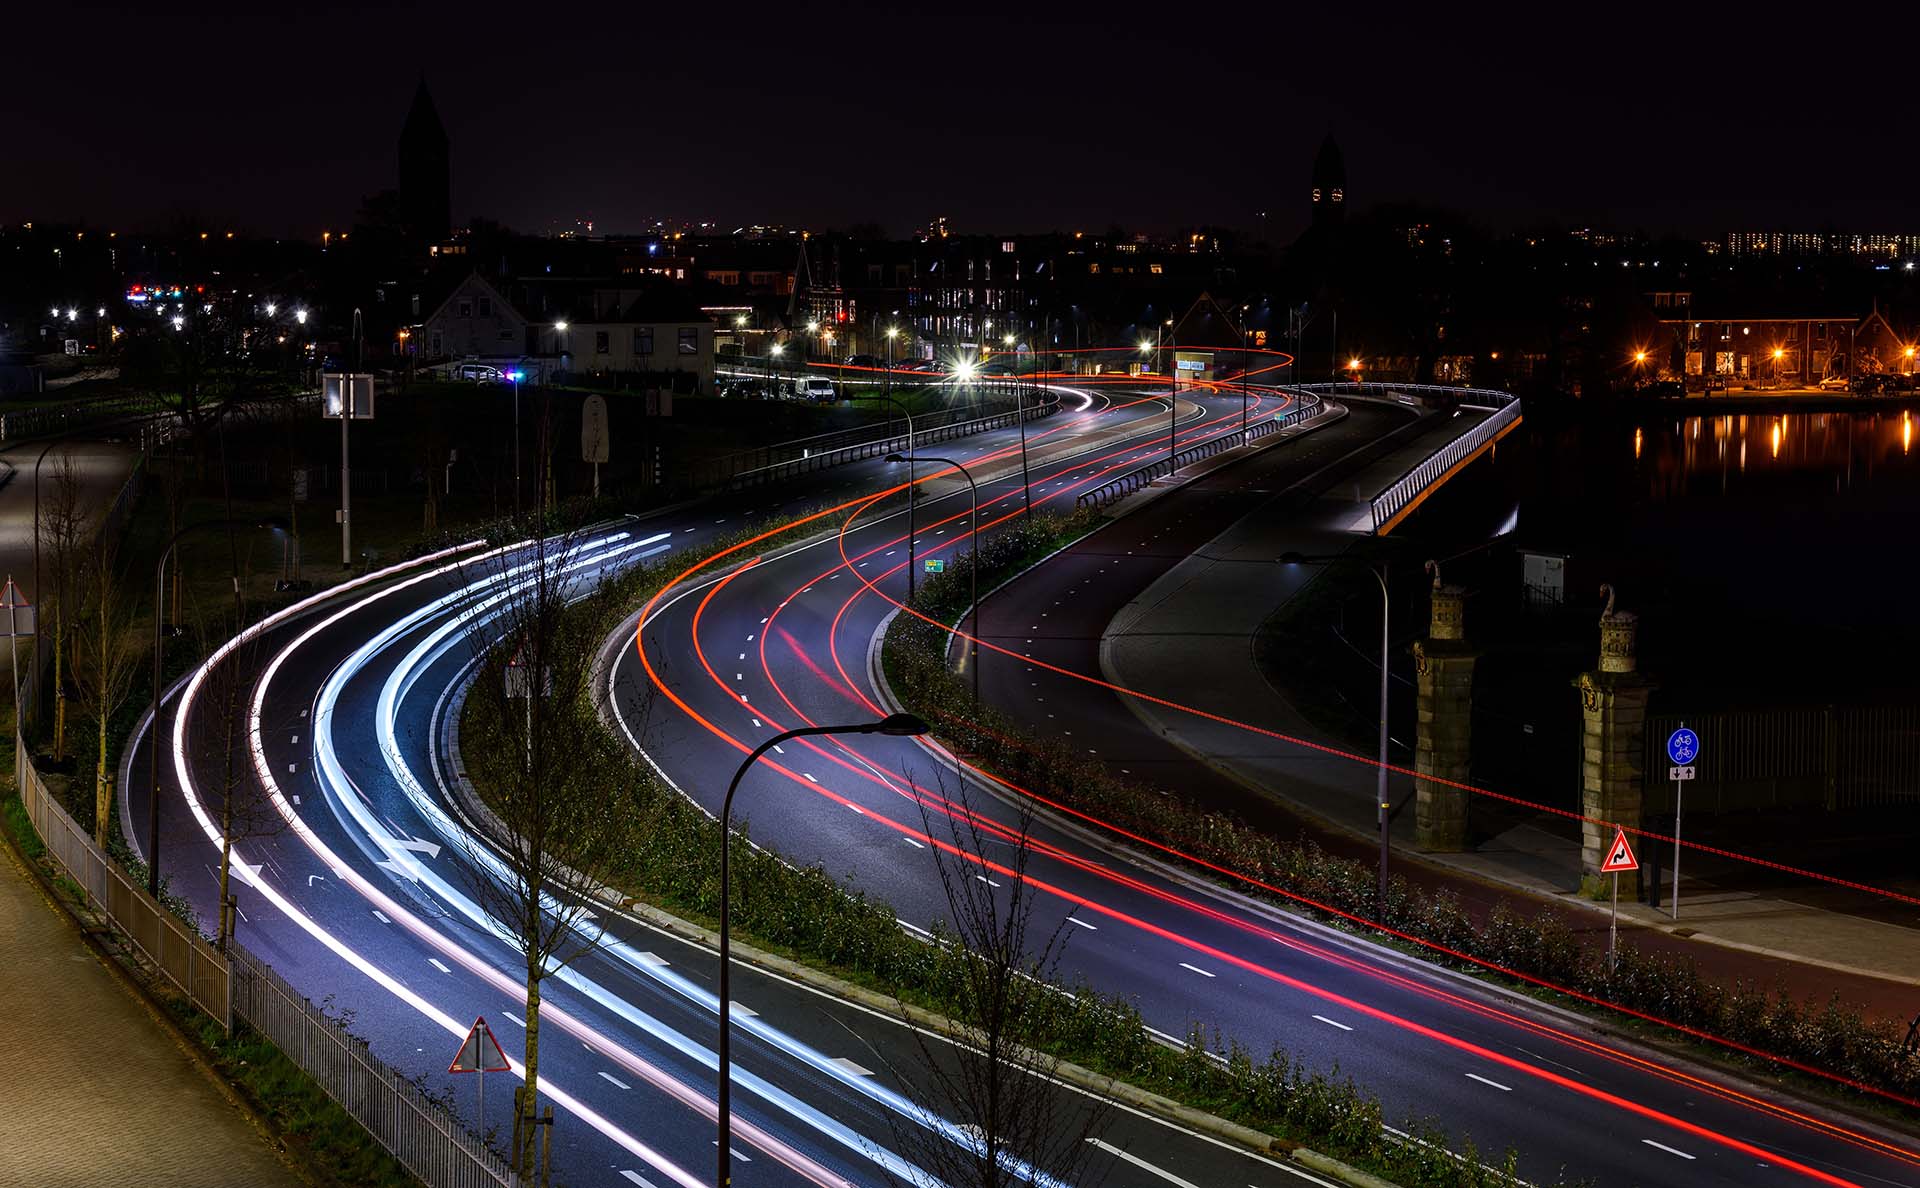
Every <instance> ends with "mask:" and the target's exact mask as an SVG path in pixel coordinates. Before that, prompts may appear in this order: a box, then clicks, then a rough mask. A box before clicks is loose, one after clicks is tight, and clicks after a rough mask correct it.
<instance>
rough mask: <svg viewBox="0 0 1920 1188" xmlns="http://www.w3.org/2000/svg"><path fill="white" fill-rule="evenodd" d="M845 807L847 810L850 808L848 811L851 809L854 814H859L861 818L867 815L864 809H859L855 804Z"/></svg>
mask: <svg viewBox="0 0 1920 1188" xmlns="http://www.w3.org/2000/svg"><path fill="white" fill-rule="evenodd" d="M847 807H848V808H850V809H852V810H853V811H854V812H856V813H859V814H860V815H861V816H863V817H864V816H866V815H867V810H866V809H863V808H861V807H860V806H859V805H857V804H850V805H848V806H847Z"/></svg>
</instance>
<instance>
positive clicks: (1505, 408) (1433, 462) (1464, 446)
mask: <svg viewBox="0 0 1920 1188" xmlns="http://www.w3.org/2000/svg"><path fill="white" fill-rule="evenodd" d="M1519 420H1520V402H1519V401H1518V400H1514V401H1512V402H1511V403H1509V404H1504V405H1501V406H1500V407H1498V408H1496V409H1494V411H1493V413H1492V414H1491V415H1489V416H1488V417H1487V418H1486V419H1485V420H1483V421H1481V422H1480V423H1479V424H1477V425H1475V426H1474V427H1473V428H1471V429H1469V430H1467V431H1466V432H1465V433H1462V434H1461V435H1460V436H1458V437H1456V438H1454V439H1453V440H1452V441H1450V442H1448V443H1447V444H1446V445H1443V446H1441V447H1440V449H1439V451H1438V452H1437V453H1435V454H1434V455H1433V456H1432V457H1429V458H1428V459H1427V460H1426V461H1424V462H1421V463H1420V464H1419V465H1417V466H1415V467H1413V469H1411V470H1409V471H1407V472H1406V473H1405V474H1403V475H1401V476H1400V477H1399V478H1397V479H1395V480H1394V481H1393V483H1392V484H1391V485H1389V486H1388V487H1387V489H1386V490H1384V491H1382V492H1380V493H1379V494H1378V495H1375V496H1374V497H1373V500H1372V511H1373V531H1374V532H1375V534H1378V533H1379V532H1380V531H1381V529H1382V528H1383V527H1385V526H1386V525H1388V524H1389V523H1391V521H1392V520H1393V518H1394V517H1395V516H1396V515H1398V514H1399V513H1400V511H1401V509H1402V508H1405V507H1406V506H1407V505H1408V504H1411V503H1412V502H1413V501H1414V500H1416V499H1418V498H1419V497H1420V495H1421V493H1422V492H1424V491H1426V490H1427V488H1429V487H1431V486H1433V485H1434V484H1435V483H1437V482H1439V481H1440V480H1441V479H1443V478H1445V477H1446V475H1447V473H1448V472H1449V471H1451V470H1452V469H1453V468H1454V467H1455V466H1458V465H1459V464H1460V463H1462V462H1464V461H1466V460H1467V459H1468V458H1471V457H1473V455H1474V454H1475V453H1477V452H1479V450H1480V449H1481V448H1482V447H1484V446H1486V445H1487V443H1489V442H1491V441H1493V440H1494V439H1496V438H1498V437H1499V436H1500V435H1501V434H1503V433H1505V432H1506V431H1507V430H1508V429H1510V428H1512V427H1513V425H1514V424H1515V423H1516V422H1518V421H1519Z"/></svg>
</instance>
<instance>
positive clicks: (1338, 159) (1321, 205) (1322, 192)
mask: <svg viewBox="0 0 1920 1188" xmlns="http://www.w3.org/2000/svg"><path fill="white" fill-rule="evenodd" d="M1346 214H1347V162H1346V159H1345V158H1344V157H1342V156H1341V155H1340V146H1339V145H1337V144H1335V143H1334V142H1333V133H1331V132H1329V133H1327V138H1326V139H1325V140H1323V141H1321V142H1320V152H1319V153H1318V154H1316V155H1315V156H1314V158H1313V225H1314V226H1316V227H1337V226H1339V225H1340V223H1341V221H1342V220H1343V219H1345V218H1346Z"/></svg>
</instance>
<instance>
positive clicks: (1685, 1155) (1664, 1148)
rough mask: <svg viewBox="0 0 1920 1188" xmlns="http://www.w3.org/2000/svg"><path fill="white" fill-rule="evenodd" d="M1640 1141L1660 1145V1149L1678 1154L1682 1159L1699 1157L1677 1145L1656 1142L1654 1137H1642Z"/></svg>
mask: <svg viewBox="0 0 1920 1188" xmlns="http://www.w3.org/2000/svg"><path fill="white" fill-rule="evenodd" d="M1640 1141H1641V1142H1643V1143H1645V1144H1647V1146H1649V1147H1658V1148H1660V1149H1661V1150H1662V1151H1665V1152H1666V1153H1667V1154H1669V1155H1678V1156H1679V1157H1680V1158H1682V1159H1694V1158H1697V1156H1693V1155H1689V1154H1687V1153H1686V1152H1685V1151H1682V1150H1679V1149H1678V1148H1676V1147H1669V1146H1667V1144H1665V1143H1656V1142H1654V1141H1653V1140H1652V1139H1641V1140H1640Z"/></svg>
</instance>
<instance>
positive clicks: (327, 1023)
mask: <svg viewBox="0 0 1920 1188" xmlns="http://www.w3.org/2000/svg"><path fill="white" fill-rule="evenodd" d="M16 741H17V740H16ZM14 755H15V758H14V775H15V778H16V780H17V782H18V785H19V788H20V800H21V803H22V804H23V805H25V806H26V810H27V818H28V819H29V820H30V821H32V822H33V827H34V830H35V832H37V833H38V834H39V835H40V840H41V841H42V842H43V843H44V844H45V845H46V847H47V852H48V854H50V855H52V857H53V860H54V862H55V864H56V865H57V866H58V868H59V870H60V872H61V873H62V874H64V875H66V877H67V878H69V879H71V880H72V881H73V882H74V883H76V884H78V885H79V887H80V889H81V890H82V891H84V892H85V893H86V896H87V899H88V900H89V901H90V902H92V903H94V904H95V905H96V906H98V907H99V908H100V910H101V911H103V912H104V913H105V914H106V916H107V919H108V920H109V921H111V922H112V924H113V926H114V927H115V928H116V929H118V930H119V931H120V932H121V933H123V934H124V935H125V936H126V937H127V938H128V939H129V940H130V941H132V942H133V945H134V947H135V948H137V949H138V950H139V951H140V953H141V955H142V956H144V957H145V958H146V959H147V960H148V961H149V962H151V963H152V965H153V967H154V968H155V969H156V970H158V971H159V972H160V975H161V976H162V977H164V978H165V979H166V980H167V982H168V983H169V984H171V985H172V986H173V987H174V988H175V989H177V990H178V991H180V993H182V994H183V995H185V996H186V997H187V999H188V1000H189V1001H190V1002H192V1003H193V1004H194V1005H195V1006H197V1007H199V1008H200V1009H201V1010H202V1011H205V1012H206V1013H207V1015H208V1016H210V1017H211V1018H212V1019H213V1020H214V1021H215V1022H217V1023H219V1024H220V1026H221V1028H222V1030H224V1031H226V1032H228V1033H229V1034H231V1033H232V1031H233V1024H234V1021H235V1020H236V1019H237V1020H239V1021H241V1022H243V1023H245V1024H246V1025H247V1026H249V1027H251V1028H252V1029H253V1030H254V1031H256V1032H258V1033H259V1034H261V1035H263V1036H265V1037H267V1038H268V1039H269V1040H272V1041H273V1043H274V1045H275V1046H276V1047H278V1048H279V1049H280V1051H281V1052H283V1053H285V1054H286V1056H287V1058H288V1059H289V1060H292V1061H293V1062H294V1063H295V1064H297V1065H299V1066H300V1067H301V1069H303V1070H304V1071H305V1072H306V1073H307V1075H308V1076H310V1077H312V1078H313V1079H314V1080H315V1081H317V1082H318V1083H319V1085H320V1087H321V1088H322V1089H324V1090H325V1091H326V1093H327V1096H329V1097H331V1098H333V1100H334V1101H336V1102H338V1103H339V1104H340V1106H341V1108H343V1109H345V1110H346V1111H347V1112H348V1113H349V1114H352V1115H353V1116H354V1118H355V1119H356V1120H357V1121H358V1122H359V1123H360V1124H361V1125H362V1126H364V1127H366V1128H367V1131H368V1133H370V1134H372V1135H373V1137H374V1138H375V1139H376V1140H377V1141H378V1142H379V1143H380V1145H381V1146H383V1147H385V1148H386V1149H387V1151H388V1152H389V1153H391V1154H392V1155H393V1157H394V1158H395V1159H397V1160H399V1161H400V1162H401V1163H402V1164H404V1165H405V1166H406V1168H407V1170H408V1171H411V1172H412V1173H413V1174H414V1175H415V1176H417V1177H419V1179H420V1180H421V1181H422V1182H423V1183H426V1184H428V1185H431V1186H432V1188H516V1186H517V1185H518V1184H519V1177H518V1176H517V1175H516V1174H515V1173H514V1171H513V1169H512V1168H510V1167H509V1166H508V1164H507V1161H506V1160H504V1159H502V1158H501V1157H500V1156H499V1155H497V1154H495V1153H494V1152H493V1151H492V1150H490V1149H489V1148H488V1147H487V1145H486V1144H485V1143H484V1142H483V1141H481V1139H480V1138H479V1137H478V1136H476V1135H475V1134H473V1133H472V1132H471V1131H469V1130H468V1129H467V1128H466V1126H465V1125H464V1124H463V1123H462V1122H461V1121H460V1119H459V1118H458V1117H457V1116H456V1115H455V1114H454V1113H453V1112H452V1111H451V1110H449V1109H448V1108H447V1107H446V1106H445V1105H443V1104H441V1103H440V1102H438V1101H436V1100H434V1099H433V1097H431V1096H430V1095H429V1094H428V1093H427V1091H426V1090H424V1089H422V1088H421V1087H420V1086H419V1085H417V1084H415V1083H414V1082H413V1081H411V1080H409V1079H408V1078H407V1077H405V1076H403V1075H401V1073H400V1072H398V1071H397V1070H396V1069H394V1068H393V1067H392V1066H391V1065H389V1064H387V1063H386V1062H385V1061H382V1060H381V1059H379V1058H378V1057H376V1056H374V1055H373V1053H372V1051H371V1050H370V1049H369V1048H368V1047H367V1044H366V1041H364V1040H362V1039H359V1038H357V1037H356V1036H353V1035H351V1034H349V1033H348V1031H347V1029H346V1027H345V1026H344V1025H343V1024H342V1023H340V1022H339V1021H338V1020H335V1019H331V1018H328V1017H327V1015H326V1014H325V1013H324V1012H323V1011H321V1009H320V1008H319V1007H317V1006H315V1005H314V1004H313V1002H312V1000H310V999H308V998H306V997H305V996H304V995H302V994H300V993H299V992H298V991H296V990H294V989H293V987H291V986H290V985H288V984H287V982H286V980H285V979H284V978H282V977H281V976H280V975H279V974H277V973H275V972H274V971H273V970H272V968H271V967H269V966H268V965H267V964H266V963H265V962H263V961H261V960H260V959H259V958H258V957H255V956H253V955H252V954H251V953H248V952H247V951H246V950H245V949H243V948H241V947H240V946H239V945H238V944H235V945H233V946H232V952H231V954H222V953H221V952H220V951H219V950H217V949H215V948H214V947H213V945H211V944H210V943H208V941H207V940H206V938H205V937H202V936H201V935H199V933H197V932H195V931H193V930H192V929H191V928H189V927H188V926H187V925H186V923H185V922H183V921H182V920H180V919H179V918H178V917H176V916H175V915H174V914H173V913H172V912H170V911H168V910H167V909H166V908H164V907H162V906H161V905H160V904H159V903H157V902H155V901H154V899H153V897H152V896H150V895H148V894H147V892H146V888H144V887H142V886H140V885H139V884H138V883H136V882H134V881H133V880H132V879H131V878H129V877H128V875H127V873H126V872H125V871H123V870H121V869H120V868H119V867H118V866H117V865H115V864H114V862H113V861H112V860H111V859H110V858H108V857H107V855H106V854H105V853H103V852H102V851H101V849H100V847H99V846H97V845H95V844H94V841H93V838H92V836H91V835H90V834H89V833H88V831H87V830H85V829H82V828H81V827H80V826H79V824H78V823H76V822H75V821H74V819H73V818H72V817H71V816H69V815H68V813H67V811H66V810H65V809H64V808H62V807H61V806H60V804H59V803H58V802H57V801H56V800H55V799H54V798H53V796H52V794H51V793H50V792H49V791H48V790H47V786H46V783H45V781H44V780H42V779H41V777H40V773H39V772H38V771H37V770H35V768H34V766H33V763H32V761H31V759H30V758H29V757H28V755H27V751H26V748H25V747H24V746H18V745H16V747H15V750H14Z"/></svg>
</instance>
